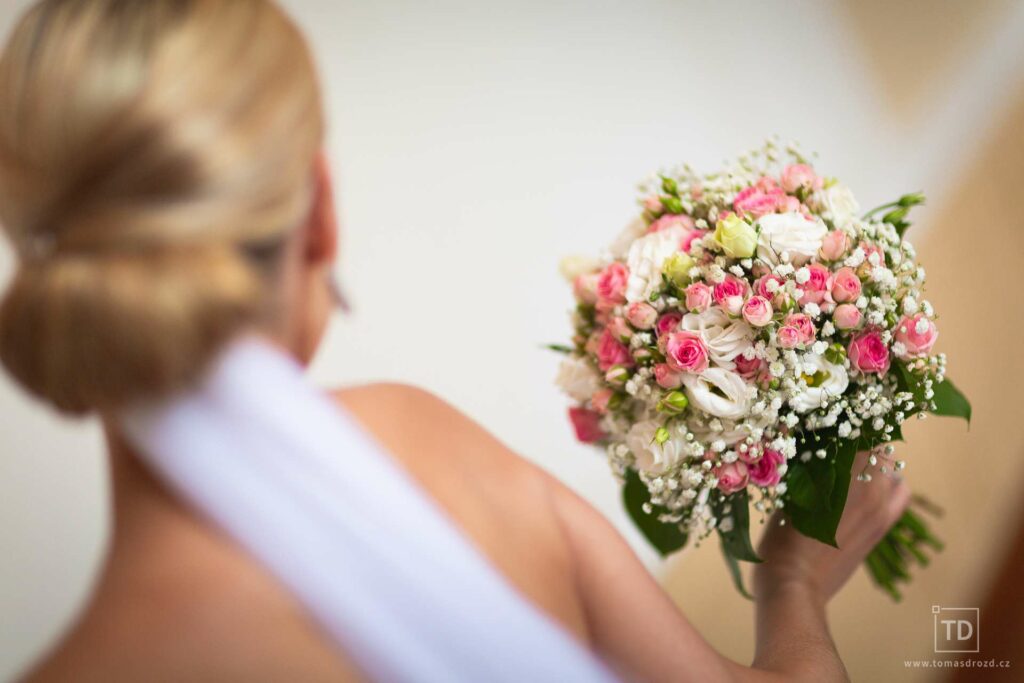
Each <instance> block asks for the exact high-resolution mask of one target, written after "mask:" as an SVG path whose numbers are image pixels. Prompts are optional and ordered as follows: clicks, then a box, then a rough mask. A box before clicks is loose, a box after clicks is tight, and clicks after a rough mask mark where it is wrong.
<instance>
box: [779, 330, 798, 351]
mask: <svg viewBox="0 0 1024 683" xmlns="http://www.w3.org/2000/svg"><path fill="white" fill-rule="evenodd" d="M777 338H778V340H779V346H781V347H782V348H784V349H795V348H796V347H797V346H800V339H801V337H800V330H798V329H796V328H795V327H790V326H789V325H784V326H783V327H780V328H779V332H778V335H777Z"/></svg>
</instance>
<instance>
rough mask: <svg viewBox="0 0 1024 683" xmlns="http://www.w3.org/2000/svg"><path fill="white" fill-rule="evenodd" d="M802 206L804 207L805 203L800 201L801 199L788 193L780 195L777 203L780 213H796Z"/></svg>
mask: <svg viewBox="0 0 1024 683" xmlns="http://www.w3.org/2000/svg"><path fill="white" fill-rule="evenodd" d="M801 207H803V204H801V203H800V200H799V199H797V198H796V197H793V196H791V195H788V194H784V195H782V196H781V197H779V200H778V203H777V204H776V208H777V209H778V211H779V213H796V212H797V211H800V209H801Z"/></svg>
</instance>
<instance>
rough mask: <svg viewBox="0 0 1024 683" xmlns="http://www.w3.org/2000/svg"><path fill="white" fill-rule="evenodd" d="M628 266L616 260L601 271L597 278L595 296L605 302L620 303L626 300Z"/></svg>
mask: <svg viewBox="0 0 1024 683" xmlns="http://www.w3.org/2000/svg"><path fill="white" fill-rule="evenodd" d="M628 279H629V268H627V267H626V266H625V265H623V264H621V263H619V262H618V261H616V262H615V263H610V264H608V267H607V268H605V269H604V270H603V271H601V275H600V277H598V280H597V296H598V297H599V298H600V299H601V301H602V302H603V303H606V304H621V303H624V302H625V301H626V281H627V280H628Z"/></svg>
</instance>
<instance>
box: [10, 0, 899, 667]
mask: <svg viewBox="0 0 1024 683" xmlns="http://www.w3.org/2000/svg"><path fill="white" fill-rule="evenodd" d="M322 116H323V114H322V108H321V101H320V92H319V88H318V85H317V81H316V78H315V74H314V68H313V65H312V61H311V58H310V55H309V53H308V49H307V46H306V44H305V42H304V40H303V39H302V37H301V35H300V34H299V32H298V30H297V29H296V27H295V26H294V24H293V23H292V22H291V21H290V20H289V19H288V18H287V17H286V16H285V15H284V14H283V13H282V12H281V10H280V9H279V8H278V7H277V6H275V5H274V4H273V3H272V2H270V1H269V0H42V1H41V2H39V3H37V4H36V5H35V6H34V7H32V8H31V9H30V10H29V12H28V13H27V14H26V15H25V17H24V18H23V19H22V20H21V22H20V24H19V25H18V26H17V28H16V30H15V31H14V33H13V35H12V36H11V38H10V40H9V42H8V44H7V45H6V47H5V49H4V52H3V55H2V58H0V220H2V222H3V225H4V228H5V230H6V232H7V234H8V236H9V238H10V241H11V243H12V244H13V246H14V248H15V249H16V251H17V254H18V258H19V266H18V270H17V273H16V274H15V276H14V278H13V280H12V282H11V284H10V286H9V289H8V291H7V292H6V296H5V298H4V300H3V304H2V307H0V359H2V361H3V364H4V365H5V366H6V368H7V370H8V371H9V372H10V373H11V375H13V376H14V377H15V378H16V379H17V380H18V381H19V382H20V383H21V384H22V385H23V386H24V387H25V388H26V389H27V390H28V391H30V392H32V393H33V394H35V395H37V396H38V397H39V398H41V399H42V400H43V401H46V402H48V403H50V404H52V405H54V406H56V407H57V408H59V409H60V410H62V411H64V412H66V413H70V414H95V415H97V416H98V417H99V419H101V420H102V423H103V425H104V427H105V432H106V435H107V441H108V448H109V463H110V471H111V477H112V480H113V509H114V530H113V540H112V543H111V546H110V549H109V552H108V555H107V558H106V562H105V565H104V567H103V571H102V574H101V577H100V579H99V582H98V584H97V585H96V587H95V590H94V593H93V595H92V597H91V600H90V601H89V603H88V605H87V607H86V609H85V610H84V612H83V613H82V614H81V616H80V617H79V618H78V620H77V622H76V623H75V625H74V626H73V628H72V629H71V630H70V632H69V633H68V634H67V635H66V636H65V637H64V638H63V640H62V641H61V642H60V643H59V645H58V646H57V647H56V648H55V649H53V650H52V651H51V652H49V653H48V654H47V655H46V656H45V657H44V658H43V659H42V660H41V661H40V662H38V663H37V664H36V665H35V666H34V667H33V669H32V670H31V671H30V672H28V673H27V674H26V680H29V681H66V680H75V681H120V680H124V681H136V680H185V681H189V680H218V681H220V680H245V681H262V680H267V681H280V680H289V681H292V680H301V681H318V680H349V679H352V680H357V679H370V680H387V681H484V680H486V681H506V680H507V681H513V680H515V681H522V680H530V681H542V680H550V681H566V680H573V681H576V680H579V681H598V680H614V679H627V680H643V681H668V680H672V681H676V680H701V681H716V680H766V681H767V680H783V679H806V680H814V681H821V680H841V679H843V678H845V670H844V668H843V664H842V662H841V661H840V659H839V657H838V655H837V652H836V648H835V646H834V644H833V643H832V640H831V638H830V636H829V631H828V624H827V621H826V617H825V606H826V603H827V602H828V600H829V599H830V598H831V597H832V596H833V595H834V594H835V593H836V591H838V590H839V588H840V587H841V586H842V585H843V584H844V583H845V582H846V580H847V579H848V577H849V576H850V574H851V573H852V572H853V571H854V569H855V568H856V567H857V566H858V565H859V564H860V562H861V560H862V559H863V557H864V555H865V554H866V553H867V551H868V550H869V549H870V548H871V547H872V545H873V544H874V542H875V541H876V540H877V539H879V538H880V537H881V535H882V532H883V531H884V530H885V529H886V528H887V527H888V526H889V525H890V524H891V523H892V522H893V521H894V520H895V519H896V517H897V516H898V514H899V512H900V511H901V508H902V506H903V505H905V502H906V499H907V494H906V491H905V490H904V488H903V487H902V485H900V484H898V483H895V482H892V481H888V480H883V479H876V481H875V482H874V483H872V484H870V485H863V486H857V487H855V488H854V490H853V491H851V497H850V502H849V505H848V509H847V513H846V515H845V517H844V521H843V525H842V526H841V527H840V530H839V535H838V536H839V539H840V546H841V548H842V549H841V550H836V549H833V548H828V547H826V546H823V545H821V544H818V543H816V542H814V541H811V540H809V539H806V538H804V537H801V536H799V535H797V534H795V533H790V532H789V530H788V529H787V528H786V527H785V526H780V525H778V524H772V525H770V528H769V531H768V532H767V534H766V535H765V538H764V540H763V541H762V545H761V555H762V556H763V557H764V558H765V560H766V561H765V562H764V563H763V564H762V565H759V566H758V567H757V570H756V573H755V576H754V588H755V591H756V596H757V598H756V603H755V606H756V615H757V650H756V657H755V659H754V662H753V664H752V665H751V666H749V667H747V666H742V665H740V664H738V663H734V662H731V661H729V660H728V659H726V658H724V657H723V656H721V655H719V654H718V653H716V652H715V651H714V650H713V649H712V648H711V647H710V646H709V645H708V643H707V642H706V641H704V640H703V639H702V638H701V636H700V634H699V633H697V632H696V631H695V630H694V628H693V627H692V626H691V625H690V624H689V623H688V622H687V620H686V618H685V617H684V616H683V614H682V613H681V612H680V611H679V609H677V607H676V605H674V604H673V603H672V601H671V600H670V599H669V598H668V596H667V595H666V594H665V593H664V592H663V591H662V589H661V588H660V587H659V586H658V584H657V583H656V582H655V580H654V579H653V578H652V577H651V576H650V575H649V574H648V573H647V571H646V570H645V569H644V567H643V566H642V565H641V564H640V563H639V562H638V560H637V559H636V557H635V556H634V555H633V553H632V552H631V551H630V549H629V547H628V546H627V544H626V543H625V542H624V541H623V540H622V539H621V538H620V537H619V536H618V534H617V533H616V532H615V531H614V530H613V529H612V527H611V526H610V525H609V524H608V523H607V522H606V521H605V520H604V519H603V518H602V517H601V515H600V514H598V513H597V512H595V510H594V509H592V508H591V507H590V505H588V504H587V503H586V502H585V501H583V500H581V499H580V498H578V497H577V496H575V495H573V494H572V493H571V492H570V491H568V490H567V489H566V488H565V487H563V486H562V485H560V484H559V483H558V482H557V481H554V480H553V479H552V478H551V477H549V476H548V475H547V474H545V473H544V472H543V471H541V470H539V469H537V468H536V467H533V466H531V465H530V464H529V463H528V462H527V461H525V460H523V459H521V458H520V457H519V456H517V455H516V454H515V453H512V452H510V451H509V450H508V449H506V448H505V447H503V446H502V445H501V444H500V443H499V442H498V441H496V440H495V439H494V438H493V437H492V436H490V435H489V434H488V433H487V432H485V431H484V430H483V429H481V428H480V427H479V426H477V425H475V424H473V423H472V422H471V421H470V420H469V419H467V418H466V417H464V416H463V415H461V414H459V413H458V412H457V411H456V410H454V409H453V408H451V407H450V406H448V405H446V404H445V403H443V402H442V401H440V400H439V399H437V398H435V397H433V396H431V395H429V394H427V393H425V392H423V391H420V390H417V389H413V388H410V387H406V386H398V385H370V386H363V387H359V388H353V389H345V390H341V391H336V392H333V393H330V394H325V393H322V392H320V391H318V390H316V389H315V388H313V387H312V386H311V385H310V384H309V383H308V382H307V381H306V380H305V379H304V378H303V376H302V374H301V366H302V365H303V364H305V363H307V362H308V361H309V359H310V358H311V357H312V355H313V354H314V352H315V350H316V347H317V344H318V343H319V341H320V337H321V334H322V332H323V329H324V326H325V324H326V321H327V318H328V315H329V311H330V308H331V306H332V305H333V301H334V297H333V295H332V291H333V290H332V288H331V286H330V279H329V273H330V272H331V267H332V264H333V262H334V257H335V253H336V249H337V228H336V225H335V217H334V211H333V205H332V187H331V179H330V175H329V173H328V169H327V166H326V164H325V162H324V157H323V155H322V152H321V148H322V144H323V135H324V121H323V118H322ZM893 488H895V489H896V490H895V491H893V490H892V489H893ZM883 501H885V502H883Z"/></svg>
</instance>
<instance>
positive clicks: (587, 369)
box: [555, 357, 601, 403]
mask: <svg viewBox="0 0 1024 683" xmlns="http://www.w3.org/2000/svg"><path fill="white" fill-rule="evenodd" d="M555 384H557V385H558V386H559V387H560V388H561V389H562V391H564V392H565V393H566V394H568V395H569V396H571V397H572V398H573V399H574V400H576V401H579V402H580V403H585V402H587V401H589V400H590V397H591V396H593V395H594V392H595V391H597V390H598V389H600V388H601V376H600V375H599V374H598V372H597V370H595V369H594V367H593V366H592V365H591V364H590V363H588V362H587V361H586V360H584V359H583V358H574V357H569V358H565V359H564V360H562V364H561V365H559V366H558V376H557V377H556V378H555Z"/></svg>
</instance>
